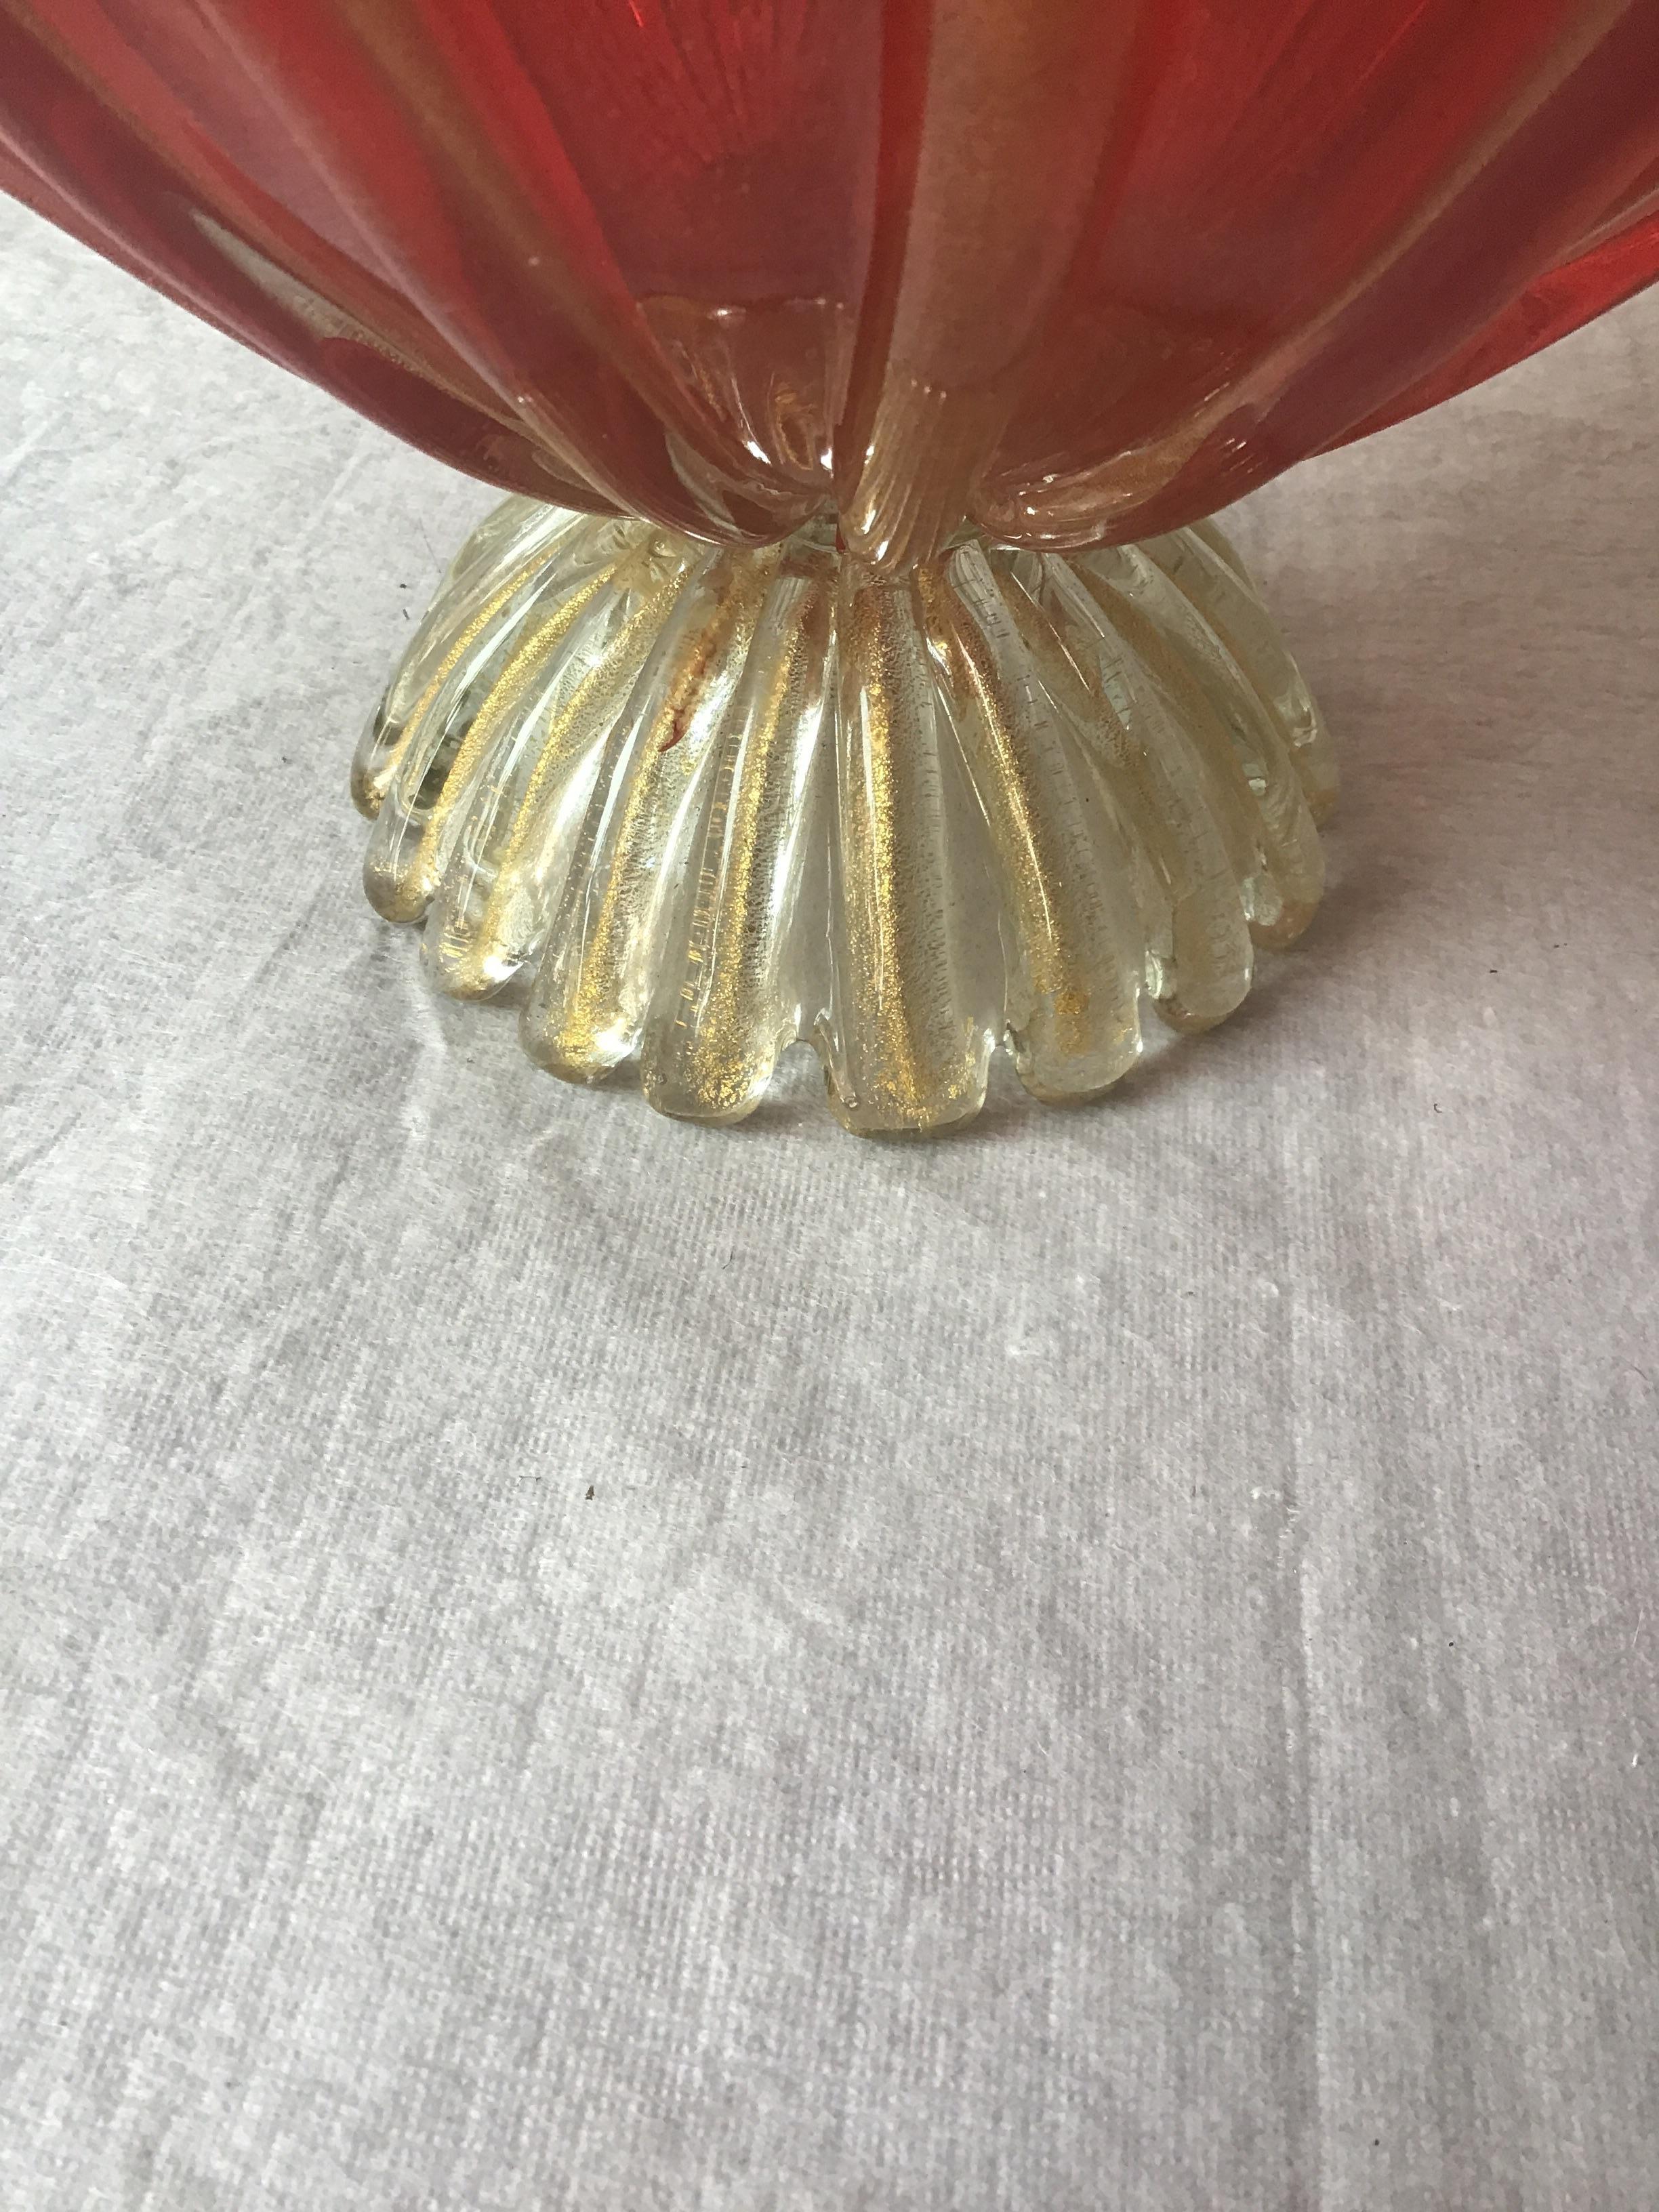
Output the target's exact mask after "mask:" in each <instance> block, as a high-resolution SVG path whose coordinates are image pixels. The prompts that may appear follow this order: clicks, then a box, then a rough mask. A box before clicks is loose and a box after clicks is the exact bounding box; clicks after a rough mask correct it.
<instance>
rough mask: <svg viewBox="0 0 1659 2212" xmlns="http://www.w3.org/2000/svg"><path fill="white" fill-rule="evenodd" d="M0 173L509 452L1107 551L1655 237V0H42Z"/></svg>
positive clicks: (697, 504)
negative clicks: (1110, 0)
mask: <svg viewBox="0 0 1659 2212" xmlns="http://www.w3.org/2000/svg"><path fill="white" fill-rule="evenodd" d="M0 184H3V185H5V186H6V187H7V188H9V190H10V191H13V192H15V193H16V194H17V195H18V196H19V197H21V198H22V199H24V200H26V201H27V202H28V203H29V204H31V205H33V206H34V207H36V208H38V209H39V210H41V212H42V213H44V214H46V215H47V216H50V217H52V220H54V221H55V222H59V223H62V224H63V225H64V227H65V228H67V229H69V230H71V231H73V232H74V233H75V234H76V235H77V236H78V237H81V238H82V239H84V240H88V242H89V243H90V244H92V245H94V246H96V247H97V248H98V249H99V250H100V252H105V253H106V254H108V255H109V256H110V257H111V258H112V259H114V260H116V261H118V262H119V263H120V264H122V265H123V266H124V267H125V268H127V269H129V270H133V271H134V272H135V273H136V274H137V275H139V276H143V278H145V279H146V280H147V281H148V282H149V283H153V284H155V285H156V286H158V287H159V288H160V289H162V290H163V291H165V292H167V293H168V294H170V295H172V296H173V298H175V299H177V300H179V301H183V302H184V303H185V305H186V306H188V307H191V308H193V309H195V310H196V311H197V313H200V314H203V315H204V316H206V317H207V318H208V319H210V320H211V321H213V322H215V323H216V324H217V325H219V326H220V327H221V328H222V329H224V330H227V331H230V332H232V333H233V334H234V335H235V336H236V337H240V338H241V339H243V340H245V341H246V343H249V344H251V345H252V346H255V347H257V348H258V349H259V350H260V351H262V352H264V353H265V354H268V355H270V356H272V357H273V358H274V359H276V360H277V361H280V362H284V363H286V364H287V365H288V366H289V367H290V368H295V369H297V370H299V371H300V372H301V374H305V375H307V376H309V377H311V378H313V379H314V380H316V381H317V382H318V383H319V384H321V385H323V386H325V387H326V388H327V389H329V390H330V391H331V392H336V393H337V394H338V395H339V396H340V397H341V398H343V399H345V400H347V401H349V403H350V404H352V405H354V406H356V407H358V408H361V409H362V410H363V411H364V412H365V413H366V414H368V415H370V416H374V418H375V419H376V420H377V421H379V422H384V423H386V424H387V425H389V426H390V427H391V428H393V429H394V430H397V431H398V432H400V433H401V434H402V435H404V436H405V437H407V438H409V439H410V440H412V441H414V442H415V443H416V444H417V445H420V446H422V447H425V448H426V449H427V450H428V452H431V453H437V454H440V455H441V456H442V457H443V458H444V459H447V460H449V461H452V462H453V463H455V464H456V465H458V466H459V467H461V468H464V469H467V470H470V471H472V472H473V473H474V474H475V475H477V476H481V477H485V478H487V479H489V481H491V482H493V483H498V484H501V485H504V486H507V487H509V488H512V489H518V490H523V491H527V492H530V493H532V494H535V495H538V496H541V497H544V498H546V499H550V500H555V501H563V502H565V503H567V504H569V505H573V506H577V507H589V508H593V509H596V510H604V509H606V508H609V507H616V508H619V509H624V510H631V511H634V512H636V513H641V514H643V515H647V516H650V517H653V518H655V519H657V520H661V521H663V522H665V523H669V524H672V525H675V526H678V527H680V528H683V529H685V530H687V531H690V532H694V533H696V534H700V535H702V536H706V537H715V538H732V539H742V540H750V541H752V540H760V539H765V538H773V537H776V536H778V535H780V534H781V533H782V532H785V531H787V530H788V529H790V528H792V527H793V526H795V524H796V523H798V522H799V520H802V519H803V518H804V517H805V516H806V515H808V514H810V513H815V512H818V511H821V510H823V509H824V508H826V507H835V508H836V511H837V512H838V513H839V514H840V517H841V526H842V530H843V532H844V533H845V535H846V537H847V538H848V541H849V543H851V544H854V546H855V547H856V548H858V549H859V550H861V551H863V552H864V553H865V554H866V556H869V557H872V558H873V559H876V560H878V561H880V562H884V563H890V564H894V563H902V562H906V561H908V560H909V559H912V558H915V557H916V556H920V555H921V554H924V553H926V552H927V551H928V550H931V549H932V548H933V547H934V546H935V545H937V544H939V542H941V541H942V539H943V538H945V537H946V536H948V535H949V533H950V532H951V531H952V530H953V529H954V528H956V527H957V526H958V525H959V524H960V522H961V521H962V520H963V517H964V515H966V516H969V517H970V518H971V519H973V520H975V521H977V522H978V523H980V524H981V526H984V527H985V528H986V529H987V530H989V531H991V532H994V534H995V535H997V536H998V537H1000V538H1005V539H1007V540H1009V541H1012V542H1014V543H1017V544H1032V545H1048V546H1072V545H1080V544H1089V543H1095V542H1100V541H1110V540H1117V539H1123V538H1132V537H1139V536H1145V535H1146V534H1148V533H1150V532H1158V531H1164V530H1167V529H1170V528H1171V527H1173V526H1176V525H1178V524H1181V523H1183V522H1185V521H1187V520H1190V519H1192V518H1194V517H1197V516H1200V515H1202V514H1204V513H1208V512H1210V511H1211V510H1212V509H1213V508H1215V507H1219V506H1222V505H1224V504H1225V502H1227V501H1230V500H1231V499H1234V498H1237V496H1238V495H1241V494H1242V493H1243V492H1245V491H1248V490H1249V489H1251V488H1252V487H1253V486H1255V485H1257V484H1260V483H1263V482H1264V481H1266V480H1267V478H1268V477H1272V476H1273V475H1275V474H1276V473H1277V472H1278V471H1280V470H1282V469H1284V468H1285V467H1287V466H1289V465H1291V464H1292V463H1293V462H1295V461H1297V460H1298V459H1302V458H1303V457H1304V455H1306V454H1309V453H1315V452H1318V451H1320V450H1322V449H1323V448H1326V447H1330V446H1333V445H1335V444H1340V443H1341V442H1342V441H1345V440H1347V439H1350V438H1352V437H1356V436H1359V435H1364V433H1366V432H1368V431H1370V430H1373V429H1376V428H1380V427H1382V426H1383V425H1384V424H1386V423H1388V422H1393V421H1396V420H1398V419H1400V418H1401V416H1407V415H1410V414H1412V413H1414V412H1416V411H1417V410H1419V409H1421V408H1424V407H1426V406H1430V405H1431V404H1434V403H1435V402H1437V401H1438V400H1440V399H1443V398H1447V397H1448V396H1449V395H1450V394H1451V393H1452V392H1456V391H1458V390H1460V389H1462V387H1463V386H1466V385H1468V384H1470V383H1473V382H1475V381H1477V380H1479V379H1480V378H1481V377H1484V376H1487V375H1490V374H1492V373H1493V372H1494V371H1495V370H1497V369H1498V368H1503V367H1504V366H1505V365H1506V364H1507V363H1508V362H1511V361H1514V360H1516V359H1517V358H1518V357H1519V356H1522V355H1523V354H1526V353H1528V352H1530V351H1532V350H1534V349H1536V348H1537V347H1539V346H1541V345H1543V344H1546V343H1548V342H1549V341H1550V340H1551V339H1553V338H1554V337H1559V336H1560V335H1561V334H1562V333H1563V332H1565V331H1568V330H1571V328H1573V327H1574V326H1575V325H1577V324H1579V323H1581V322H1583V321H1584V320H1585V319H1588V318H1589V317H1590V316H1592V315H1595V314H1596V313H1600V312H1601V310H1602V309H1604V308H1606V307H1610V306H1612V305H1613V303H1614V302H1615V301H1618V300H1620V299H1622V298H1624V297H1626V295H1629V294H1630V293H1631V292H1632V291H1634V290H1636V289H1638V287H1640V286H1641V285H1643V284H1644V283H1648V282H1650V280H1651V279H1652V278H1653V277H1654V276H1656V274H1659V0H1611V3H1610V0H1597V3H1596V4H1592V0H1121V4H1115V5H1111V6H1107V5H1103V4H1102V0H933V4H931V5H928V4H927V0H27V4H25V0H0Z"/></svg>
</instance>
